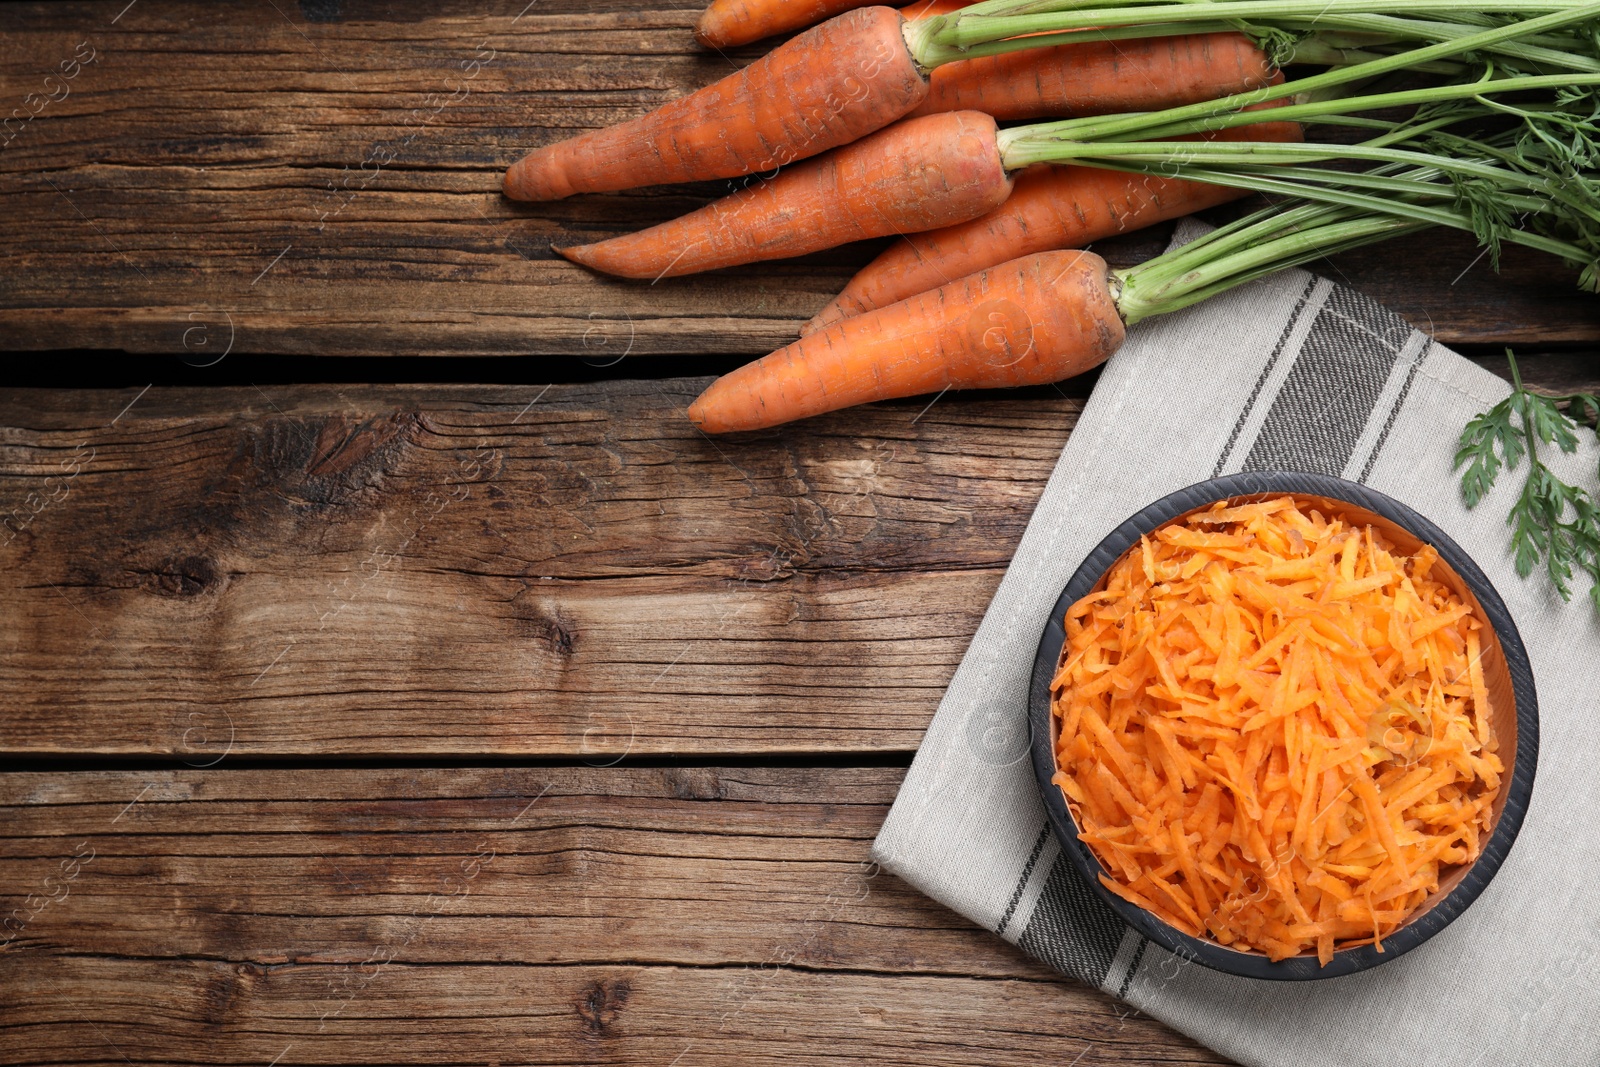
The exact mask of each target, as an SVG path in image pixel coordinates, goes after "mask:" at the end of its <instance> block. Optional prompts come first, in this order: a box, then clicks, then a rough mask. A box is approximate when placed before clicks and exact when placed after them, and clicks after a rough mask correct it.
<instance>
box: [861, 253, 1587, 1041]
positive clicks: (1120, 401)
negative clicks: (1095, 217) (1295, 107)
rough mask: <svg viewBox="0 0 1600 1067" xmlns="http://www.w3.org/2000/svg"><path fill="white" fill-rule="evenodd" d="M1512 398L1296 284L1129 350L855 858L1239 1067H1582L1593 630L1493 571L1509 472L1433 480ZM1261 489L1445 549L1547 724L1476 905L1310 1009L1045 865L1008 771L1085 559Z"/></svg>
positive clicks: (1404, 332) (1020, 779) (1075, 439)
mask: <svg viewBox="0 0 1600 1067" xmlns="http://www.w3.org/2000/svg"><path fill="white" fill-rule="evenodd" d="M1186 225H1192V224H1186ZM1196 232H1203V231H1198V230H1195V229H1189V230H1188V231H1187V233H1186V234H1180V240H1181V239H1182V238H1183V237H1184V236H1187V235H1192V234H1194V233H1196ZM1508 392H1509V387H1508V386H1507V385H1506V384H1505V382H1503V381H1502V380H1501V379H1500V378H1498V377H1496V376H1495V375H1493V374H1491V373H1490V372H1488V371H1486V370H1483V369H1482V368H1480V367H1477V366H1476V365H1474V364H1472V363H1470V362H1468V361H1467V360H1465V359H1463V358H1462V357H1460V356H1458V355H1457V354H1455V353H1454V352H1451V351H1450V350H1449V349H1447V348H1445V347H1443V346H1442V345H1439V344H1437V343H1435V342H1433V341H1432V340H1430V339H1429V338H1428V337H1426V336H1425V335H1423V334H1421V333H1419V332H1418V331H1416V330H1414V329H1412V328H1411V327H1410V326H1409V325H1408V324H1406V323H1405V322H1404V321H1403V320H1402V319H1400V317H1399V316H1397V315H1395V314H1394V313H1393V312H1390V311H1388V310H1386V309H1385V308H1383V307H1382V306H1380V305H1378V304H1376V303H1374V302H1373V301H1371V300H1369V299H1367V298H1366V297H1364V296H1361V295H1359V294H1357V293H1354V292H1352V291H1350V290H1348V289H1345V288H1342V287H1340V286H1338V285H1335V284H1333V283H1331V282H1329V281H1327V280H1326V279H1323V278H1318V277H1314V276H1312V275H1310V274H1307V273H1305V272H1302V271H1289V272H1285V273H1282V274H1278V275H1276V276H1273V277H1270V278H1267V279H1264V280H1262V281H1259V282H1256V283H1253V284H1251V285H1249V286H1247V287H1244V288H1241V289H1239V290H1235V291H1233V292H1231V293H1228V294H1224V295H1222V296H1219V297H1216V298H1214V299H1212V300H1208V301H1206V302H1205V303H1203V304H1200V305H1198V306H1196V307H1194V308H1190V309H1188V310H1187V311H1184V312H1180V313H1177V314H1174V315H1168V316H1164V317H1162V318H1159V319H1154V320H1150V321H1147V322H1146V323H1143V324H1141V325H1140V326H1139V327H1137V328H1136V329H1134V330H1132V331H1131V332H1130V334H1129V337H1128V340H1127V342H1126V344H1125V345H1124V346H1123V348H1122V350H1121V351H1120V352H1118V353H1117V355H1116V356H1115V357H1113V358H1112V360H1111V361H1110V362H1109V363H1108V364H1107V365H1106V367H1105V370H1104V372H1103V373H1102V375H1101V378H1100V381H1099V383H1098V384H1097V385H1096V387H1095V390H1094V393H1093V395H1092V396H1091V397H1090V399H1089V401H1088V404H1087V405H1086V406H1085V408H1084V411H1083V415H1082V417H1081V418H1080V419H1079V420H1078V425H1077V428H1076V429H1075V430H1074V431H1073V433H1072V436H1071V438H1070V439H1069V440H1068V442H1067V445H1066V448H1065V449H1064V450H1063V451H1062V453H1061V458H1060V460H1059V461H1058V462H1057V464H1056V468H1055V471H1054V473H1053V474H1052V476H1051V478H1050V480H1049V483H1048V484H1047V485H1046V487H1045V491H1044V494H1043V496H1042V497H1041V499H1040V501H1039V504H1038V506H1037V508H1036V510H1035V511H1034V514H1033V517H1032V519H1031V520H1030V522H1029V524H1028V528H1027V532H1026V534H1025V535H1024V537H1023V539H1022V543H1021V544H1020V546H1019V547H1018V549H1017V553H1016V556H1015V557H1014V558H1013V560H1012V562H1011V567H1010V569H1009V570H1008V571H1007V573H1006V576H1005V578H1004V580H1003V581H1002V582H1001V584H1000V588H999V590H998V592H997V593H996V594H995V598H994V600H993V602H992V603H991V604H990V605H989V610H988V612H987V613H986V614H985V615H984V618H983V622H982V624H981V625H980V627H979V629H978V632H977V635H976V636H975V637H974V638H973V641H972V645H971V647H970V648H969V649H968V650H967V654H966V656H965V658H963V660H962V662H961V665H960V667H959V668H958V670H957V671H956V674H955V677H954V679H953V680H952V681H951V683H950V687H949V689H948V691H947V692H946V693H945V696H944V700H943V701H942V702H941V704H940V705H939V710H938V713H937V715H936V716H935V718H934V720H933V723H932V725H931V726H930V727H929V729H928V733H927V735H926V737H925V738H924V740H923V742H922V747H921V749H920V750H919V751H918V753H917V756H916V759H915V761H914V762H913V763H912V765H911V769H910V771H909V772H908V774H907V775H906V779H905V783H904V785H903V786H902V787H901V790H900V794H899V796H898V798H897V799H896V800H895V803H894V807H893V808H892V810H891V811H890V813H889V817H888V819H887V821H886V822H885V823H884V826H883V829H882V831H881V832H880V833H879V835H878V838H877V841H876V844H875V845H874V849H873V856H874V858H875V859H876V860H877V862H878V863H879V864H880V865H881V866H883V867H884V868H885V869H886V870H889V871H891V872H893V873H894V874H896V875H898V876H899V877H901V878H902V879H904V880H905V881H907V882H909V883H910V884H912V885H914V886H916V887H917V888H918V889H920V890H921V891H923V892H924V893H927V894H928V895H929V896H931V897H933V898H934V899H936V900H938V901H940V902H941V903H943V904H945V905H946V906H948V907H950V908H952V909H954V910H956V911H958V912H960V913H962V914H963V915H966V916H968V917H969V918H971V919H973V920H974V921H975V922H978V923H979V924H981V925H983V926H985V927H987V928H989V929H991V930H993V931H995V932H996V933H997V934H999V935H1000V936H1001V937H1004V938H1005V939H1006V940H1008V941H1012V942H1014V943H1016V944H1017V945H1018V946H1019V947H1020V948H1022V950H1023V951H1025V952H1027V953H1028V954H1029V955H1032V956H1035V957H1037V958H1038V959H1040V960H1042V961H1044V962H1045V963H1047V964H1049V965H1050V966H1051V967H1053V968H1055V969H1056V970H1058V971H1060V972H1061V973H1063V974H1066V975H1070V976H1071V977H1073V978H1076V979H1078V980H1079V981H1082V982H1085V983H1087V984H1089V985H1093V986H1097V987H1099V988H1100V989H1102V990H1104V991H1106V992H1107V993H1110V994H1112V995H1114V996H1116V997H1119V998H1121V999H1123V1000H1125V1001H1126V1002H1128V1003H1129V1004H1131V1005H1133V1006H1135V1007H1137V1008H1139V1009H1140V1010H1142V1011H1143V1012H1144V1013H1146V1014H1147V1015H1150V1016H1152V1017H1154V1018H1157V1019H1160V1020H1162V1021H1163V1022H1166V1023H1167V1024H1169V1025H1171V1026H1173V1027H1175V1028H1176V1029H1178V1030H1181V1031H1183V1032H1184V1033H1187V1034H1189V1035H1191V1036H1192V1037H1194V1038H1195V1039H1196V1040H1198V1041H1201V1042H1203V1043H1204V1044H1206V1045H1209V1046H1210V1047H1212V1048H1214V1049H1216V1050H1217V1051H1219V1052H1221V1053H1223V1054H1224V1055H1227V1056H1230V1057H1232V1058H1234V1059H1236V1060H1238V1061H1239V1062H1241V1063H1243V1064H1247V1065H1258V1064H1259V1065H1270V1067H1288V1065H1295V1067H1301V1065H1311V1067H1319V1065H1324V1064H1326V1065H1330V1067H1331V1065H1334V1064H1338V1065H1364V1064H1371V1065H1382V1067H1393V1065H1394V1064H1403V1065H1405V1067H1434V1065H1439V1067H1444V1065H1449V1067H1475V1065H1481V1067H1499V1065H1504V1064H1532V1065H1542V1064H1549V1065H1552V1067H1555V1065H1560V1067H1569V1065H1576V1064H1585V1065H1587V1064H1597V1063H1600V874H1597V872H1600V814H1597V813H1600V695H1597V693H1600V686H1597V684H1596V675H1597V674H1600V625H1597V623H1596V621H1595V613H1594V608H1593V606H1592V605H1591V604H1590V603H1589V601H1588V599H1587V597H1585V596H1584V595H1583V592H1582V587H1581V586H1580V591H1579V592H1578V594H1577V595H1576V596H1575V597H1574V598H1573V601H1572V602H1571V603H1570V604H1569V603H1563V602H1562V601H1561V600H1560V598H1559V597H1558V596H1557V595H1556V593H1555V592H1554V591H1553V590H1552V588H1551V586H1550V583H1549V582H1548V580H1546V579H1545V578H1544V577H1543V576H1542V575H1541V574H1539V573H1537V572H1536V573H1535V574H1534V575H1533V577H1531V578H1530V579H1528V580H1527V581H1523V580H1521V579H1519V578H1518V577H1517V575H1516V572H1515V571H1514V570H1513V568H1512V563H1511V556H1510V552H1509V530H1508V529H1507V527H1506V525H1505V516H1506V513H1507V510H1508V509H1509V507H1510V504H1511V502H1512V500H1513V499H1514V496H1515V494H1516V493H1517V492H1518V491H1519V490H1520V488H1521V484H1522V475H1523V473H1524V472H1525V471H1526V467H1523V468H1522V469H1521V470H1520V471H1518V472H1512V473H1511V474H1509V475H1507V474H1502V475H1501V479H1500V481H1501V484H1500V485H1499V486H1498V487H1497V488H1496V489H1495V491H1494V492H1493V493H1492V494H1491V495H1490V496H1489V497H1488V498H1487V499H1486V500H1484V501H1483V502H1482V503H1480V504H1479V505H1478V507H1477V508H1475V509H1473V510H1471V511H1469V510H1467V509H1466V507H1465V506H1464V505H1463V504H1462V502H1461V496H1460V492H1459V489H1458V480H1457V477H1456V475H1455V474H1454V473H1453V472H1452V471H1451V460H1452V458H1453V456H1454V453H1455V448H1456V439H1457V436H1458V435H1459V434H1460V432H1461V428H1462V427H1463V426H1464V425H1465V424H1466V422H1467V420H1468V419H1470V418H1471V417H1472V416H1474V415H1476V414H1478V413H1479V412H1481V411H1483V410H1485V409H1486V408H1488V407H1490V406H1491V405H1492V404H1494V403H1495V402H1497V401H1499V400H1500V399H1501V398H1503V397H1504V396H1505V395H1506V394H1507V393H1508ZM1552 451H1553V450H1552ZM1595 462H1596V448H1595V446H1594V443H1593V437H1592V435H1591V436H1590V438H1589V440H1588V441H1587V442H1586V443H1585V445H1583V446H1581V447H1580V450H1579V452H1578V453H1577V454H1576V455H1574V456H1570V457H1568V456H1558V457H1556V458H1555V459H1554V460H1552V461H1551V465H1552V466H1554V467H1555V468H1556V470H1557V472H1558V473H1559V474H1561V475H1562V476H1563V477H1565V478H1566V479H1567V480H1568V481H1579V480H1580V479H1592V478H1593V477H1594V470H1595ZM1267 469H1278V470H1283V469H1287V470H1300V471H1315V472H1320V473H1324V474H1332V475H1339V476H1342V477H1344V478H1348V479H1350V480H1353V481H1359V482H1363V483H1365V484H1367V485H1369V486H1371V487H1372V488H1374V489H1377V490H1379V491H1380V492H1383V493H1387V494H1389V495H1390V496H1393V497H1395V498H1397V499H1399V500H1401V501H1403V502H1404V503H1406V504H1409V505H1410V506H1411V507H1412V508H1415V509H1416V510H1417V511H1419V512H1421V513H1422V514H1423V515H1424V516H1426V517H1427V518H1429V519H1431V520H1432V521H1433V522H1435V523H1437V524H1438V525H1439V526H1440V527H1441V528H1442V529H1443V530H1445V531H1446V532H1447V533H1449V534H1450V536H1452V537H1453V538H1455V540H1456V541H1457V542H1458V543H1459V544H1460V545H1461V547H1462V548H1464V549H1465V550H1466V551H1467V552H1468V553H1469V554H1471V555H1472V556H1473V557H1474V559H1475V560H1476V561H1477V562H1478V564H1479V565H1480V566H1481V567H1482V568H1483V570H1484V572H1485V573H1486V574H1488V576H1489V578H1490V579H1491V580H1492V581H1493V582H1494V584H1495V587H1496V588H1497V589H1498V591H1499V593H1500V595H1501V596H1502V597H1503V598H1504V599H1505V602H1506V605H1507V607H1508V608H1509V609H1510V611H1511V614H1512V616H1513V617H1514V618H1515V620H1516V624H1517V626H1518V628H1519V629H1520V630H1521V634H1522V640H1523V642H1524V643H1525V644H1526V646H1527V649H1528V653H1529V656H1530V658H1531V660H1532V664H1533V672H1534V678H1535V682H1536V686H1537V690H1538V696H1539V710H1540V746H1539V765H1538V774H1537V777H1536V780H1535V784H1534V793H1533V799H1532V803H1531V806H1530V808H1529V811H1528V814H1527V817H1526V820H1525V821H1524V823H1523V827H1522V831H1521V834H1520V836H1519V837H1518V839H1517V842H1516V845H1515V846H1514V847H1513V848H1512V850H1511V854H1510V857H1509V858H1508V860H1507V861H1506V863H1505V865H1504V866H1503V867H1502V868H1501V869H1500V871H1499V873H1498V874H1497V875H1496V876H1495V878H1494V880H1493V881H1492V882H1491V883H1490V885H1489V887H1488V888H1487V889H1486V890H1485V892H1484V893H1483V895H1482V896H1481V897H1479V898H1478V900H1477V901H1476V902H1475V903H1474V904H1473V905H1472V906H1471V907H1470V908H1468V909H1467V911H1466V912H1465V913H1464V914H1463V915H1462V916H1461V917H1460V918H1458V919H1457V920H1456V921H1455V922H1454V923H1452V924H1451V925H1450V926H1449V927H1447V928H1446V929H1445V930H1444V931H1442V932H1441V933H1439V934H1436V935H1435V936H1434V937H1433V938H1432V939H1431V940H1429V941H1428V942H1427V943H1425V944H1423V945H1421V946H1420V947H1418V948H1416V949H1413V950H1412V951H1411V952H1409V953H1408V954H1406V955H1405V956H1402V957H1400V958H1398V959H1395V960H1392V961H1388V962H1385V963H1383V964H1382V965H1380V966H1378V967H1375V968H1373V969H1371V970H1368V971H1364V972H1361V973H1358V974H1353V975H1349V976H1345V977H1341V978H1334V979H1324V980H1316V981H1309V982H1265V981H1260V980H1256V979H1249V978H1238V977H1234V976H1231V975H1226V974H1222V973H1220V972H1217V971H1212V970H1209V969H1207V968H1205V967H1203V966H1200V965H1198V964H1193V963H1189V962H1187V961H1184V960H1181V959H1179V958H1178V957H1176V956H1174V955H1172V954H1170V953H1168V952H1166V951H1165V950H1164V949H1162V948H1160V947H1159V946H1156V945H1154V944H1152V943H1150V942H1148V941H1147V940H1146V939H1145V938H1144V937H1142V936H1141V935H1139V934H1137V933H1135V932H1134V931H1133V930H1131V929H1130V928H1128V927H1127V926H1126V925H1125V924H1124V923H1123V922H1122V920H1121V919H1120V918H1118V917H1117V915H1116V913H1115V912H1113V911H1112V910H1111V909H1110V908H1109V907H1107V906H1106V905H1105V904H1104V903H1102V902H1101V901H1100V900H1099V899H1098V898H1097V897H1096V896H1095V895H1094V894H1093V893H1092V892H1091V891H1090V889H1089V887H1088V886H1087V885H1086V884H1085V883H1084V881H1083V880H1082V878H1081V877H1080V876H1079V875H1078V874H1077V872H1076V871H1075V870H1074V869H1073V868H1072V867H1071V866H1070V864H1069V863H1068V861H1067V859H1066V858H1065V857H1064V856H1063V855H1062V854H1061V851H1060V849H1059V847H1058V845H1057V843H1056V841H1055V839H1054V838H1053V836H1052V834H1051V831H1050V829H1049V827H1048V826H1047V825H1046V823H1045V815H1044V808H1043V804H1042V802H1041V801H1040V798H1039V792H1038V786H1037V784H1036V781H1035V779H1034V775H1033V768H1032V764H1031V762H1030V758H1029V752H1028V743H1029V740H1028V726H1027V704H1028V682H1029V676H1030V673H1031V671H1032V667H1033V657H1034V652H1035V650H1036V648H1037V646H1038V642H1039V638H1040V635H1041V634H1042V632H1043V630H1044V626H1045V622H1046V618H1047V616H1048V615H1049V613H1050V611H1051V609H1052V608H1053V606H1054V603H1055V600H1056V597H1057V596H1059V595H1060V593H1061V590H1062V588H1063V587H1064V586H1065V585H1066V583H1067V580H1068V579H1069V578H1070V577H1071V576H1072V573H1073V571H1074V570H1076V569H1077V567H1078V565H1079V563H1080V562H1082V560H1083V558H1084V557H1085V556H1087V555H1088V553H1089V552H1090V551H1091V550H1092V549H1093V548H1094V546H1095V545H1096V544H1098V543H1099V541H1100V540H1101V538H1103V537H1104V536H1105V535H1106V534H1108V533H1110V532H1111V530H1112V529H1114V528H1115V527H1116V526H1117V525H1118V524H1119V523H1121V522H1122V521H1123V520H1124V519H1125V518H1127V517H1128V516H1129V515H1131V514H1133V513H1134V512H1136V511H1138V510H1140V509H1141V508H1143V507H1145V506H1146V505H1148V504H1150V503H1152V502H1153V501H1155V500H1157V499H1159V498H1160V497H1163V496H1165V495H1167V494H1168V493H1170V492H1173V491H1174V490H1177V489H1181V488H1183V487H1184V486H1187V485H1191V484H1193V483H1195V482H1199V481H1203V480H1205V479H1207V478H1211V477H1215V476H1217V475H1221V474H1230V473H1234V472H1237V471H1241V470H1267Z"/></svg>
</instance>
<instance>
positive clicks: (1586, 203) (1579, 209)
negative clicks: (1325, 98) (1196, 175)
mask: <svg viewBox="0 0 1600 1067" xmlns="http://www.w3.org/2000/svg"><path fill="white" fill-rule="evenodd" d="M1280 110H1288V109H1280ZM1469 143H1471V142H1469ZM1058 148H1059V150H1060V155H1059V158H1057V159H1053V160H1051V161H1050V162H1068V161H1073V162H1089V163H1092V162H1094V161H1095V160H1097V159H1099V160H1107V161H1115V162H1139V161H1145V160H1148V161H1151V162H1152V163H1153V164H1155V165H1154V166H1153V167H1151V168H1150V170H1149V171H1147V172H1148V173H1156V174H1160V175H1162V176H1165V177H1182V176H1186V175H1185V174H1183V173H1182V172H1183V170H1184V168H1185V167H1186V166H1187V165H1189V164H1194V165H1195V166H1205V167H1208V169H1209V171H1210V172H1211V173H1217V172H1219V170H1220V168H1222V167H1227V166H1229V165H1244V166H1248V167H1272V168H1273V172H1274V173H1275V174H1279V175H1280V176H1281V174H1282V173H1283V168H1282V167H1279V166H1274V165H1277V164H1290V163H1317V162H1327V161H1335V160H1341V159H1350V160H1364V161H1367V162H1374V163H1397V164H1401V165H1411V166H1419V167H1432V168H1435V169H1437V170H1439V171H1441V172H1444V173H1450V174H1456V175H1460V176H1461V177H1464V178H1480V179H1483V180H1484V181H1488V182H1491V183H1493V184H1494V185H1496V186H1498V187H1500V188H1502V189H1507V190H1521V191H1523V192H1526V193H1532V194H1535V195H1538V196H1543V197H1547V198H1548V199H1549V202H1550V203H1551V205H1552V206H1553V205H1554V204H1561V205H1563V206H1565V207H1566V208H1568V209H1569V210H1570V211H1572V212H1574V213H1577V214H1579V215H1584V216H1587V217H1588V218H1591V219H1593V220H1595V221H1596V222H1597V223H1600V207H1597V206H1596V200H1595V198H1594V197H1593V196H1592V195H1591V196H1589V197H1584V196H1583V195H1582V194H1581V193H1577V192H1574V191H1573V190H1572V189H1571V188H1570V187H1569V186H1568V185H1567V183H1563V182H1558V181H1551V180H1549V179H1547V178H1544V177H1540V176H1538V175H1533V174H1527V173H1524V172H1521V171H1517V170H1509V169H1507V168H1505V167H1496V166H1492V165H1490V164H1488V163H1483V162H1479V161H1477V160H1473V159H1459V158H1456V157H1453V156H1443V155H1439V154H1437V153H1430V152H1418V151H1415V150H1412V149H1405V148H1389V147H1383V146H1376V147H1375V146H1372V145H1370V144H1367V145H1361V144H1356V145H1332V144H1315V143H1307V144H1267V143H1257V142H1238V141H1233V142H1228V141H1165V142H1164V141H1134V142H1116V143H1114V144H1073V145H1066V144H1063V145H1059V146H1058ZM1317 173H1319V174H1321V175H1323V176H1324V178H1325V180H1327V181H1330V182H1335V181H1338V180H1340V179H1341V178H1343V179H1347V180H1352V181H1353V180H1355V176H1354V175H1351V174H1348V173H1346V172H1342V171H1332V170H1324V171H1320V172H1317ZM1200 180H1208V179H1200ZM1252 180H1256V181H1263V182H1264V181H1265V179H1264V178H1260V179H1252ZM1222 184H1224V185H1226V184H1231V183H1229V182H1223V183H1222ZM1249 188H1257V189H1261V190H1262V191H1267V190H1266V186H1265V185H1264V184H1260V185H1251V186H1249ZM1275 191H1282V190H1275Z"/></svg>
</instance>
